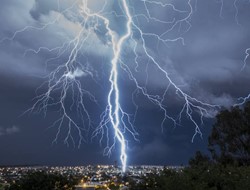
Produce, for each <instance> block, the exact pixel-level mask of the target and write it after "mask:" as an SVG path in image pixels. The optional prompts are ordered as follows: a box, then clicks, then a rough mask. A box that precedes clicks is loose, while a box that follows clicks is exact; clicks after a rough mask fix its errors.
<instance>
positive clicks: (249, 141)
mask: <svg viewBox="0 0 250 190" xmlns="http://www.w3.org/2000/svg"><path fill="white" fill-rule="evenodd" d="M208 141H209V150H210V151H211V154H212V157H213V159H214V160H215V161H216V162H218V163H222V164H224V165H227V164H235V165H250V102H248V103H246V105H245V107H244V108H240V107H238V106H237V107H233V108H231V110H223V111H221V112H220V113H219V114H218V115H217V117H216V122H215V124H214V125H213V129H212V133H211V135H210V137H209V139H208Z"/></svg>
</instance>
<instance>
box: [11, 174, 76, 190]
mask: <svg viewBox="0 0 250 190" xmlns="http://www.w3.org/2000/svg"><path fill="white" fill-rule="evenodd" d="M75 184H76V181H75V180H74V179H73V178H71V177H66V176H62V175H60V174H47V173H46V172H31V173H28V174H27V175H26V176H23V177H22V178H21V179H20V180H18V181H16V182H15V183H13V184H11V185H10V187H9V188H8V190H73V189H74V185H75Z"/></svg>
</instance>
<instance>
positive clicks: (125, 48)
mask: <svg viewBox="0 0 250 190" xmlns="http://www.w3.org/2000/svg"><path fill="white" fill-rule="evenodd" d="M57 2H58V12H59V13H60V14H59V15H57V16H56V17H55V19H53V20H52V21H51V22H48V23H45V24H44V23H43V24H40V25H39V26H26V27H24V28H23V29H20V30H17V31H16V32H15V33H14V34H13V35H12V36H11V37H9V38H4V39H2V40H1V41H0V43H3V42H5V41H13V40H15V39H16V38H17V36H18V35H19V34H20V33H23V32H25V31H30V30H36V31H43V30H46V29H47V28H48V27H49V26H51V25H54V24H56V23H58V22H59V21H60V19H62V18H63V15H65V14H67V15H70V16H71V17H74V18H75V19H76V20H77V21H76V23H77V26H78V28H79V29H78V30H77V31H76V32H75V33H74V35H73V37H68V38H66V37H65V40H64V42H63V43H62V44H60V45H58V46H57V47H52V48H51V47H43V46H42V47H39V48H37V49H32V48H31V49H27V50H26V51H25V52H24V56H28V54H29V53H33V54H39V53H41V52H43V51H45V52H49V53H51V54H53V55H54V56H53V57H51V58H49V59H47V60H46V69H47V71H48V72H49V74H48V75H47V76H46V79H48V80H47V81H46V82H44V83H43V84H42V85H41V86H40V87H39V88H38V89H37V92H38V93H39V94H38V96H37V97H35V98H34V102H35V103H34V105H33V106H32V107H31V108H30V109H29V110H27V112H32V113H34V112H38V113H41V112H42V113H43V114H44V116H46V115H47V111H48V109H50V108H55V109H56V110H57V113H58V114H59V117H58V118H57V119H56V120H55V122H54V123H53V124H52V126H51V127H56V128H57V132H56V136H55V139H54V140H53V143H56V142H57V141H58V139H59V137H60V135H61V134H62V133H63V132H62V130H64V129H63V126H67V127H66V133H65V132H64V133H63V134H65V136H64V143H65V144H66V145H68V146H69V145H70V142H71V143H72V144H73V145H74V146H77V147H80V145H81V143H82V142H84V141H87V137H86V134H88V133H89V131H90V130H91V129H92V127H93V122H92V118H91V113H90V112H89V109H88V105H87V104H88V103H89V101H90V102H92V103H93V104H95V105H97V106H99V104H98V101H97V98H96V96H95V94H94V93H93V92H91V90H88V88H87V85H86V83H85V81H84V80H83V78H90V79H91V80H93V81H95V83H96V84H97V85H99V86H101V85H100V84H99V82H98V80H96V78H98V77H97V73H96V72H95V69H94V68H93V66H92V64H91V63H90V62H89V60H88V48H89V43H91V38H92V37H93V35H96V36H98V35H97V33H101V34H102V35H104V36H105V39H104V40H103V41H104V42H103V44H104V46H103V47H105V48H108V49H110V50H112V53H111V58H110V62H108V63H107V64H108V65H110V66H111V68H110V73H109V77H108V82H109V85H110V87H109V90H108V93H107V99H106V100H107V104H106V105H105V109H104V111H103V112H102V114H101V116H100V122H99V125H98V126H95V127H94V131H93V134H92V138H98V137H99V142H100V144H102V143H103V139H104V138H105V139H107V141H106V146H105V148H104V154H105V155H110V154H111V153H112V151H113V150H114V149H115V147H116V143H117V142H118V143H119V148H120V161H121V164H122V171H123V172H125V171H126V167H127V159H128V155H127V150H128V140H127V139H128V135H130V136H132V137H133V139H134V140H136V141H138V135H139V134H138V133H137V131H136V129H135V127H134V122H135V118H136V114H137V112H138V107H139V106H138V104H137V101H136V100H137V96H138V95H139V94H141V95H142V96H144V97H145V98H146V99H147V100H148V101H149V102H150V103H152V104H154V105H155V106H157V107H158V108H159V109H160V110H161V112H162V113H163V119H162V121H161V127H162V130H163V128H164V125H165V124H166V122H167V121H170V122H172V124H173V125H174V126H177V125H181V120H182V118H183V117H184V116H185V117H186V118H188V119H189V121H191V123H192V124H193V126H194V135H193V137H192V141H193V140H194V138H195V136H196V135H200V136H201V137H202V132H201V129H200V127H199V126H200V124H202V123H203V118H204V117H208V116H210V117H212V115H211V113H214V112H217V111H218V110H219V109H220V107H221V106H220V105H216V104H211V103H209V102H205V101H203V100H200V99H198V98H196V97H194V96H192V95H190V94H189V93H188V91H185V90H184V89H183V88H182V86H183V84H178V83H177V82H176V81H175V80H174V79H173V78H172V76H171V72H169V71H168V69H167V68H165V67H164V66H163V64H162V62H161V60H160V59H158V58H157V55H156V54H154V51H153V50H152V49H151V48H150V45H148V44H147V43H148V42H147V39H148V38H150V39H153V41H154V42H155V43H156V44H158V45H163V47H166V50H167V48H168V44H169V43H181V44H182V45H185V39H184V37H183V36H184V34H185V33H187V32H188V31H189V30H190V28H191V27H192V25H191V19H192V16H193V13H194V11H195V10H196V9H197V0H195V1H194V2H195V3H194V4H193V1H191V0H186V1H185V2H184V3H183V4H185V6H186V7H187V8H186V9H185V10H182V9H179V8H177V7H176V6H175V5H174V3H165V1H156V0H138V1H129V0H119V1H117V3H118V4H119V8H120V9H121V13H118V12H117V11H115V10H109V9H108V5H109V3H115V2H116V1H114V2H113V1H111V0H103V1H100V2H99V1H94V0H91V1H89V0H76V1H74V2H73V3H72V4H71V5H70V6H68V7H67V8H66V9H64V10H61V9H60V0H58V1H57ZM219 2H220V3H221V9H220V17H221V18H222V15H223V14H222V11H223V5H224V0H220V1H219ZM91 3H100V4H101V7H100V8H99V9H98V10H92V9H91V8H90V4H91ZM136 3H140V6H141V8H142V9H143V11H142V12H140V13H137V12H136V10H135V5H134V4H136ZM237 4H238V1H237V0H235V1H234V6H235V10H236V13H235V21H236V22H237V23H239V22H238V18H237V16H238V13H239V10H238V8H237ZM152 6H153V7H156V8H161V9H164V10H166V11H171V12H173V13H174V15H179V16H178V17H177V16H176V17H173V18H172V19H171V18H170V19H169V20H168V19H166V18H164V19H163V18H160V17H157V16H155V14H153V12H152V11H151V7H152ZM75 10H77V11H75ZM112 16H113V17H116V18H122V19H123V22H121V23H122V24H123V23H125V24H124V25H125V27H124V26H121V27H124V28H125V29H124V31H123V32H118V31H116V29H114V27H113V26H112V19H111V18H110V17H112ZM79 20H80V21H79ZM141 22H147V23H154V24H158V25H161V26H162V28H164V30H163V31H159V32H158V33H157V32H155V31H154V32H152V31H150V30H146V29H144V28H143V27H141ZM122 24H121V25H122ZM172 33H176V34H175V35H173V34H172ZM156 51H158V50H156ZM249 51H250V49H246V52H245V53H246V56H245V59H244V65H243V69H244V68H245V66H246V63H247V59H248V57H249ZM126 53H131V54H133V56H132V57H133V61H132V62H133V63H132V64H131V63H129V62H130V61H131V60H130V61H128V59H126V57H125V56H124V54H126ZM65 57H66V58H65ZM142 57H143V59H142ZM145 60H146V61H145ZM58 62H59V63H60V64H59V66H58V65H57V64H56V63H58ZM141 67H145V71H144V72H145V81H140V80H139V79H138V73H139V72H140V68H141ZM149 67H153V68H154V69H155V70H156V71H157V73H158V74H159V75H161V76H163V83H164V84H165V86H164V89H163V90H162V92H160V93H154V92H152V91H150V89H149V88H148V83H149V80H150V78H149V75H150V71H149ZM51 70H52V71H51ZM121 72H124V73H126V74H127V76H128V78H129V79H130V81H132V82H133V84H134V87H135V90H134V92H133V93H132V104H133V105H134V107H135V112H134V114H130V113H128V112H126V110H125V109H124V108H123V107H122V106H123V105H122V104H121V101H120V99H121V93H120V89H121V87H120V85H119V79H120V75H121ZM44 88H45V89H46V91H45V92H42V93H40V91H42V90H43V89H44ZM172 91H174V95H175V96H176V97H177V98H178V100H179V101H180V104H181V106H180V109H179V113H178V116H177V117H175V116H172V115H171V114H170V113H169V112H168V109H167V108H168V104H167V99H168V98H167V97H168V96H169V94H171V93H172ZM249 98H250V95H249V96H247V97H245V98H244V97H243V98H241V99H240V101H241V103H242V104H244V103H245V101H246V100H247V99H249ZM73 110H76V112H77V115H74V114H73V113H74V112H73ZM25 113H26V112H25ZM197 115H199V119H197V117H195V116H197ZM133 117H134V119H133ZM74 133H77V134H78V139H77V138H76V139H77V142H76V140H75V138H74V137H73V134H74Z"/></svg>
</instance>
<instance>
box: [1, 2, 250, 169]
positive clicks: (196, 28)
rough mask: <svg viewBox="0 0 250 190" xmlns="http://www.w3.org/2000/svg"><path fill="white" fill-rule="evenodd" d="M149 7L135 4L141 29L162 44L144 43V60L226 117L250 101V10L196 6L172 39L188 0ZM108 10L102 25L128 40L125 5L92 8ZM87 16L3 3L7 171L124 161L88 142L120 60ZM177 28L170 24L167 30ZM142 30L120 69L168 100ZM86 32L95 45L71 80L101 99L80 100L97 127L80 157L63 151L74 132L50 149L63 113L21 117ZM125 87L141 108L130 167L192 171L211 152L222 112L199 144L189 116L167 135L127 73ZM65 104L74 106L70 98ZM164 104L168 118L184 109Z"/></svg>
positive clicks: (248, 6)
mask: <svg viewBox="0 0 250 190" xmlns="http://www.w3.org/2000/svg"><path fill="white" fill-rule="evenodd" d="M144 1H145V0H130V1H128V3H129V5H130V6H129V8H130V12H131V14H132V16H133V21H134V24H135V25H136V27H139V28H140V30H141V31H142V32H143V33H145V34H146V33H147V34H149V33H150V34H154V35H155V36H152V35H151V36H145V38H144V40H145V46H146V48H147V52H149V53H150V55H151V56H152V57H154V59H155V60H156V61H157V63H159V65H160V67H161V68H163V69H164V70H165V71H166V72H167V73H168V75H169V77H170V78H171V80H172V81H173V82H174V84H176V85H177V86H178V87H179V88H180V89H181V90H183V92H185V93H186V94H188V95H190V96H192V97H193V98H197V99H198V100H200V101H203V102H205V103H209V104H216V105H220V106H221V107H227V108H228V107H230V106H232V105H233V104H234V103H237V98H239V97H246V96H248V94H249V93H250V85H249V81H250V66H249V64H250V63H248V62H249V60H247V61H246V65H245V66H244V59H245V56H246V52H245V51H246V49H247V48H249V47H250V22H249V18H250V11H249V10H250V3H249V1H248V0H238V1H234V0H227V1H224V5H223V6H222V4H221V1H219V0H211V1H208V0H193V1H192V0H191V8H192V14H191V15H190V17H189V18H188V20H185V21H183V22H181V23H180V24H178V25H176V27H174V28H173V29H172V30H171V31H169V32H167V33H166V31H168V30H169V29H170V28H171V27H172V26H173V23H175V22H174V21H178V20H182V19H184V18H186V17H187V16H188V15H189V14H190V11H191V9H190V5H189V4H188V0H178V1H171V0H157V1H156V0H154V1H146V3H144ZM105 2H106V3H107V4H106V7H105V9H104V10H103V12H102V15H104V16H105V17H106V18H108V19H109V20H110V27H111V29H112V30H113V31H114V32H115V33H116V35H117V38H119V36H121V35H123V34H124V32H125V31H126V21H127V20H126V17H125V15H124V11H123V9H122V6H121V4H119V2H118V1H117V2H116V1H112V0H107V1H105V0H101V1H97V0H93V1H90V2H89V4H88V6H89V8H90V9H91V10H92V11H99V10H101V8H102V7H103V5H104V4H105ZM157 2H158V3H157ZM166 3H173V5H174V6H175V8H176V11H175V10H173V8H172V7H171V6H163V5H164V4H166ZM161 5H162V6H161ZM81 7H82V1H74V0H58V1H56V0H25V1H17V0H1V2H0V26H1V27H0V57H1V59H0V154H1V156H0V165H18V164H39V165H79V164H81V165H84V164H97V163H101V164H102V163H103V164H106V163H109V164H112V163H113V162H114V161H115V160H119V159H118V158H119V148H118V147H119V146H116V149H115V150H114V151H113V153H112V155H111V157H110V158H109V157H105V156H103V149H104V148H105V140H106V139H105V138H104V145H103V146H100V145H99V138H100V136H97V137H96V138H94V139H91V135H92V132H93V131H94V129H95V128H96V127H97V126H98V124H99V122H100V114H101V113H102V112H103V111H104V110H105V107H106V105H107V95H108V90H109V88H110V83H109V80H108V78H109V73H110V69H111V59H112V55H113V54H112V47H111V44H110V36H108V35H107V30H106V29H105V24H104V23H103V22H101V21H100V22H99V23H98V24H97V25H93V24H92V25H91V22H93V23H95V22H96V21H97V20H95V19H93V20H91V22H89V23H88V24H89V26H95V27H96V28H91V27H88V26H85V25H84V23H85V22H84V20H83V17H82V15H80V14H81ZM65 10H67V11H65ZM147 10H148V12H147ZM178 10H179V11H178ZM149 17H150V18H151V19H150V18H149ZM163 21H164V22H163ZM171 21H173V22H172V24H171V23H169V22H171ZM136 27H135V26H133V36H130V38H129V39H128V40H127V41H126V42H125V44H124V47H123V49H122V52H121V58H120V60H121V61H122V63H124V64H126V65H127V66H128V68H129V69H130V71H131V72H132V74H133V76H134V77H135V79H136V80H137V82H138V84H139V85H140V86H143V87H145V89H147V92H148V93H150V94H152V95H159V96H162V95H163V94H164V92H165V89H166V88H167V87H168V84H169V80H167V79H166V77H165V76H164V75H163V73H162V72H160V71H159V70H158V69H157V68H156V67H155V66H154V64H153V62H152V60H151V61H150V60H149V59H148V57H147V56H146V55H145V52H143V40H142V39H141V37H140V32H139V31H138V30H137V29H136ZM80 31H84V35H82V38H84V36H87V35H88V39H87V40H86V41H84V45H83V46H82V47H81V49H80V50H79V55H78V56H77V63H76V65H78V66H76V68H77V69H76V70H74V72H71V73H69V75H68V77H69V78H75V79H76V80H78V81H79V82H80V83H81V85H82V87H83V88H84V89H86V90H88V91H89V92H90V93H92V95H93V96H95V98H96V101H97V103H94V102H92V101H91V100H90V99H89V98H88V97H87V96H84V98H83V99H84V103H85V105H86V108H87V109H88V110H89V113H90V116H91V119H92V125H91V128H90V129H89V133H88V134H84V137H85V138H86V142H83V143H82V145H81V147H80V148H77V147H74V146H73V144H72V143H70V145H69V147H68V146H67V145H66V144H64V139H65V135H67V129H68V125H67V123H63V125H62V133H61V134H60V135H59V136H58V141H57V143H53V144H52V142H53V140H54V139H55V137H56V135H57V129H58V127H57V126H55V127H52V128H51V127H50V126H52V125H53V123H54V122H55V121H56V120H57V119H58V118H59V117H60V112H58V109H60V108H58V107H57V106H54V107H53V106H51V107H49V108H48V109H47V114H46V116H45V115H44V114H43V112H42V113H39V112H37V109H35V110H34V112H33V113H31V112H27V113H25V114H24V112H25V111H26V110H28V109H30V108H31V107H32V106H33V105H34V103H35V100H34V99H33V98H34V97H36V96H37V95H38V96H39V95H40V94H42V93H44V92H46V91H47V90H48V86H47V85H48V83H46V81H48V80H49V78H48V77H47V76H48V74H49V73H50V72H53V70H54V69H56V68H58V66H60V65H63V63H65V62H66V60H67V59H68V57H69V55H70V50H71V49H72V48H73V46H72V44H71V45H69V46H68V47H66V46H67V43H69V42H70V40H72V39H74V37H76V36H77V35H78V34H79V32H80ZM89 31H90V33H88V32H89ZM15 32H16V33H15ZM161 34H163V35H161ZM156 35H158V36H160V35H161V37H162V39H165V40H167V39H169V40H173V39H179V37H182V38H183V39H184V41H182V40H176V41H174V42H167V43H162V42H160V41H158V40H157V38H156ZM135 44H137V46H135ZM41 47H42V48H41ZM60 47H61V49H60ZM135 47H136V48H135ZM39 48H40V49H39ZM39 50H40V51H39ZM49 50H50V51H49ZM134 50H135V52H136V54H135V53H134ZM249 53H250V51H249ZM136 55H137V56H136ZM53 58H54V59H53ZM119 64H121V62H120V63H119ZM243 66H244V67H243ZM57 74H58V75H60V73H57ZM118 80H119V87H120V92H121V96H120V99H121V106H122V107H123V109H124V110H125V111H127V112H128V113H129V114H133V113H134V112H135V109H136V106H135V104H134V103H136V105H138V106H139V107H138V112H137V116H136V118H135V122H134V126H135V128H136V131H137V132H138V133H139V136H138V137H137V138H138V140H139V141H135V140H134V139H133V138H132V137H131V135H129V133H126V134H125V135H126V138H127V140H128V150H127V152H128V156H129V158H128V163H129V164H162V165H165V164H166V165H179V164H187V162H188V160H189V158H190V157H191V156H192V155H193V154H194V152H195V151H196V150H202V151H204V152H206V151H207V150H206V147H207V137H208V135H209V133H210V130H211V127H212V123H213V122H214V119H213V116H214V113H217V111H219V109H215V110H208V111H209V113H211V116H209V117H208V116H207V117H205V118H204V124H203V125H202V124H201V125H200V128H201V131H202V133H203V138H201V137H200V136H196V137H195V139H194V142H193V143H192V142H191V140H192V137H193V134H194V132H195V126H194V124H193V123H192V122H191V121H190V120H189V119H188V118H187V117H185V114H183V119H182V121H181V122H180V125H177V126H174V124H173V122H171V120H166V121H165V122H164V123H163V126H161V123H162V121H163V119H164V113H163V112H162V110H161V109H160V107H159V106H157V105H155V104H153V103H152V102H150V101H149V100H148V99H147V98H146V97H145V96H143V95H142V93H141V92H140V91H138V93H137V91H135V89H136V88H135V83H134V81H133V80H131V77H129V75H128V73H127V72H125V71H124V70H123V69H122V68H121V67H119V79H118ZM42 84H44V85H42ZM41 85H42V86H41ZM39 87H40V88H39ZM133 92H135V93H134V96H133V97H132V94H133ZM59 95H60V90H59V91H55V92H54V94H52V97H53V98H55V101H56V99H57V98H58V96H59ZM68 96H70V97H72V98H73V99H74V98H75V96H74V94H73V93H72V89H70V90H69V92H68ZM72 98H71V99H70V100H67V101H66V106H69V105H70V104H71V100H72ZM51 101H52V100H51ZM163 104H164V105H165V106H166V110H167V112H168V114H169V115H170V116H171V117H173V118H177V117H178V113H179V112H180V111H181V108H182V106H183V104H184V100H183V97H180V96H178V95H177V94H176V89H175V88H174V87H173V86H170V89H169V91H168V93H167V94H166V97H165V99H164V101H163ZM196 111H197V110H194V113H193V117H194V119H195V120H196V121H197V122H198V120H199V116H200V114H199V113H198V112H196ZM70 115H72V116H73V117H75V115H77V111H76V110H75V109H72V110H71V113H70ZM84 117H86V115H85V116H84ZM132 118H133V119H134V117H132ZM84 119H86V118H84ZM198 124H200V123H199V122H198ZM73 136H76V137H74V138H76V141H77V140H78V138H79V136H78V135H77V131H75V132H73Z"/></svg>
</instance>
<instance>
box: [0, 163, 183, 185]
mask: <svg viewBox="0 0 250 190" xmlns="http://www.w3.org/2000/svg"><path fill="white" fill-rule="evenodd" d="M164 168H167V169H173V170H177V171H178V170H182V169H183V166H153V165H141V166H129V167H128V168H127V171H126V176H129V177H130V178H132V179H133V180H134V181H135V182H138V183H139V182H140V181H141V179H142V178H143V177H145V176H147V175H149V174H152V173H154V174H159V173H160V172H162V171H163V169H164ZM39 171H41V172H46V173H49V174H53V173H57V174H60V175H64V176H68V177H70V176H74V177H76V178H78V179H79V183H78V185H76V190H92V189H93V190H94V189H100V188H102V189H109V188H108V187H109V185H110V184H114V185H116V186H119V187H120V189H127V186H128V185H129V184H128V183H129V182H127V181H124V180H123V176H124V173H123V172H122V171H121V168H120V167H119V166H116V165H88V166H58V167H49V166H22V167H0V184H2V185H4V186H8V185H9V184H11V183H13V182H14V183H15V181H17V180H19V179H21V178H22V177H23V176H25V175H27V174H28V173H29V172H39Z"/></svg>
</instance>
